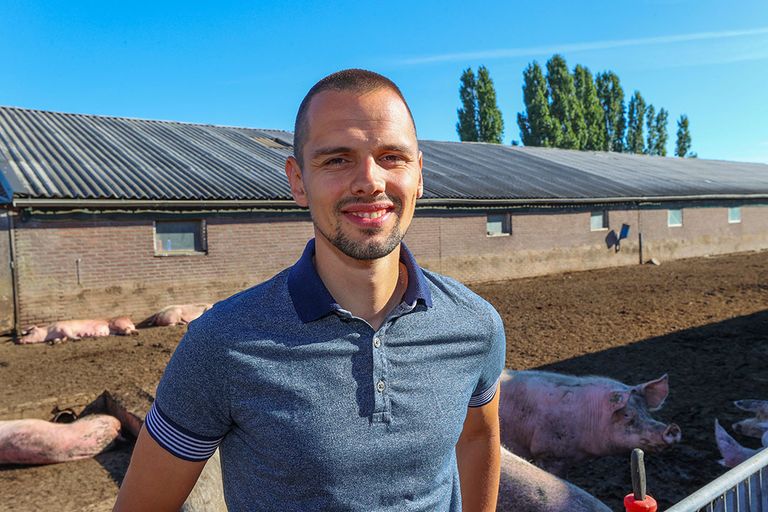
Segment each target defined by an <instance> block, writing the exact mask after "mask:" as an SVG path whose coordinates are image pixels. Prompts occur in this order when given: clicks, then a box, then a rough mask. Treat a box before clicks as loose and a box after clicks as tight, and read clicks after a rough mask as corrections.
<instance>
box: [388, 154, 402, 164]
mask: <svg viewBox="0 0 768 512" xmlns="http://www.w3.org/2000/svg"><path fill="white" fill-rule="evenodd" d="M383 159H384V160H386V161H387V162H390V163H399V162H404V161H405V158H403V157H402V156H400V155H385V156H384V158H383Z"/></svg>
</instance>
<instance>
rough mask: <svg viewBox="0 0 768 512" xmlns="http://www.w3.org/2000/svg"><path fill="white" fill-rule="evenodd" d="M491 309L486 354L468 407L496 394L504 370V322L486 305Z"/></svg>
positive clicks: (481, 403)
mask: <svg viewBox="0 0 768 512" xmlns="http://www.w3.org/2000/svg"><path fill="white" fill-rule="evenodd" d="M488 308H489V309H490V310H491V315H490V317H491V318H490V321H489V322H488V327H487V329H488V337H489V343H488V354H487V355H486V358H485V362H484V364H483V367H482V368H481V371H480V378H479V379H478V382H477V386H476V387H475V390H474V392H473V393H472V396H471V398H470V399H469V407H482V406H484V405H485V404H487V403H488V402H490V401H491V400H493V397H494V396H495V395H496V389H497V388H498V383H499V378H500V377H501V372H502V371H503V370H504V362H505V360H506V355H507V354H506V353H507V341H506V336H505V335H504V324H503V323H502V321H501V317H500V316H499V314H498V313H497V312H496V310H495V309H493V307H491V306H490V305H488Z"/></svg>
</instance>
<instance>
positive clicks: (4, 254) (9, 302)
mask: <svg viewBox="0 0 768 512" xmlns="http://www.w3.org/2000/svg"><path fill="white" fill-rule="evenodd" d="M9 229H10V221H9V219H8V212H6V211H4V210H0V333H6V332H9V331H11V330H12V329H13V322H14V308H13V279H12V273H11V243H10V240H11V239H10V237H9V236H8V235H9V233H8V230H9Z"/></svg>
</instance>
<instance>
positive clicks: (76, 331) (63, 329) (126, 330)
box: [17, 316, 138, 345]
mask: <svg viewBox="0 0 768 512" xmlns="http://www.w3.org/2000/svg"><path fill="white" fill-rule="evenodd" d="M137 332H138V331H137V330H136V327H135V326H134V325H133V322H131V319H130V318H128V317H127V316H118V317H115V318H112V319H110V320H61V321H59V322H54V323H52V324H50V325H49V326H48V327H38V326H36V325H33V326H32V327H30V328H29V329H27V330H26V331H24V332H23V333H22V334H23V336H22V337H21V338H19V339H18V340H17V343H18V344H19V345H28V344H31V343H43V342H45V341H66V340H79V339H81V338H95V337H99V336H109V335H110V334H120V335H128V334H134V333H137Z"/></svg>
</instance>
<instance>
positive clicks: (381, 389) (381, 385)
mask: <svg viewBox="0 0 768 512" xmlns="http://www.w3.org/2000/svg"><path fill="white" fill-rule="evenodd" d="M376 389H377V390H378V391H379V393H382V392H384V381H383V380H380V381H379V382H377V383H376Z"/></svg>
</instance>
